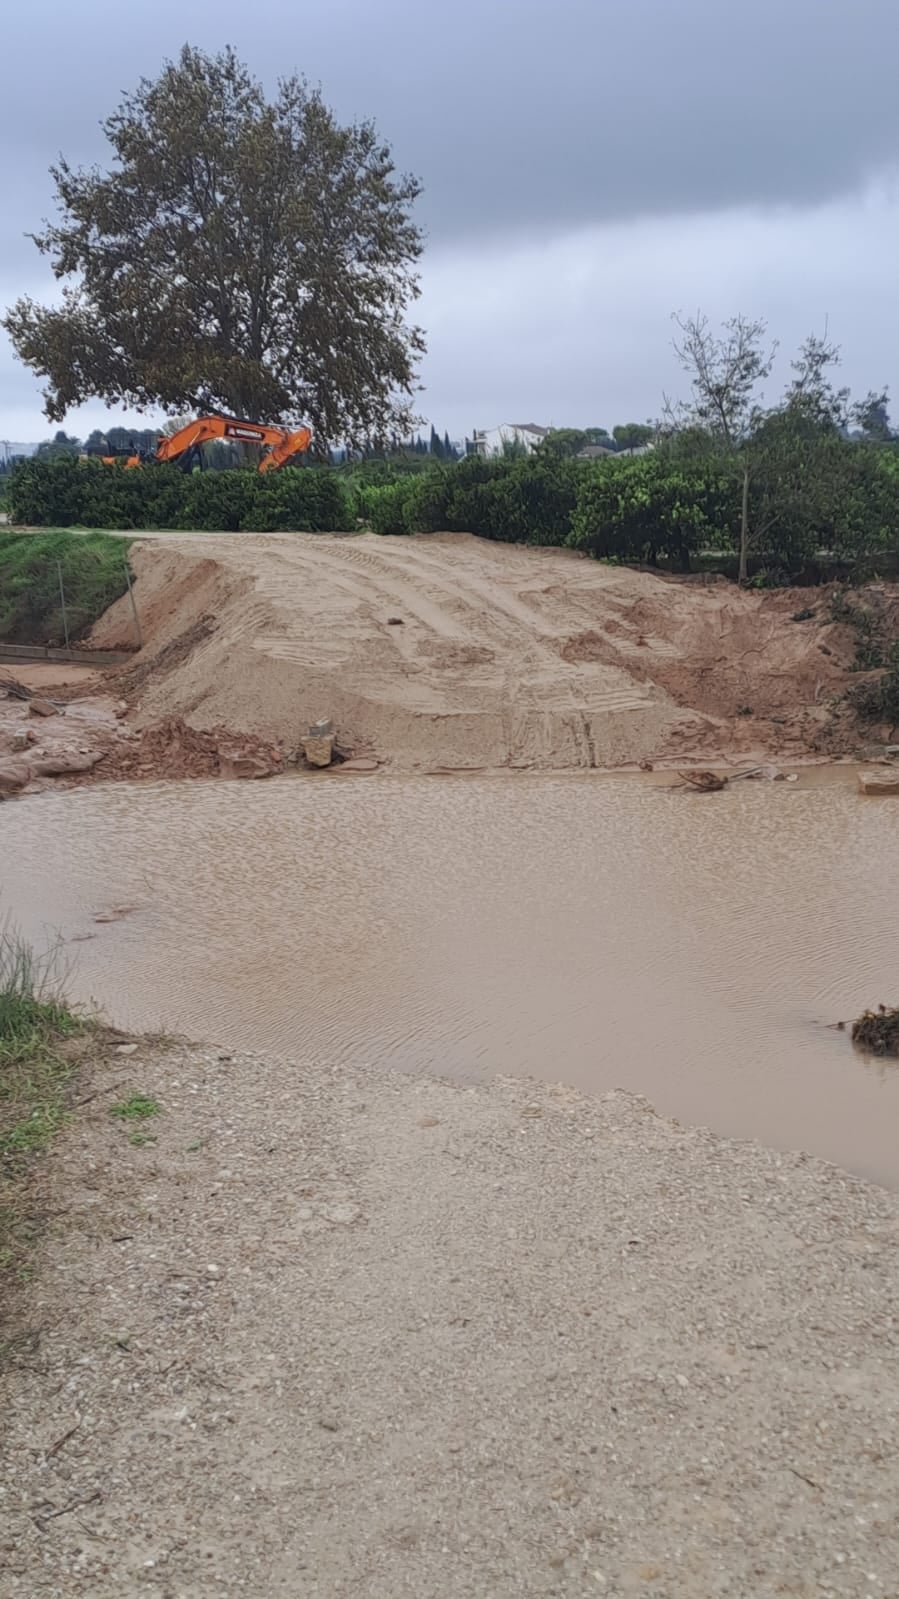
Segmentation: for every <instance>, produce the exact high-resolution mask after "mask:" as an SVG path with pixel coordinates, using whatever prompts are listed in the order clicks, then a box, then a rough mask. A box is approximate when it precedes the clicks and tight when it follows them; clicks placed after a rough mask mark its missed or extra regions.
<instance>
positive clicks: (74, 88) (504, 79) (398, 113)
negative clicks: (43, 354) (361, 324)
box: [0, 0, 899, 427]
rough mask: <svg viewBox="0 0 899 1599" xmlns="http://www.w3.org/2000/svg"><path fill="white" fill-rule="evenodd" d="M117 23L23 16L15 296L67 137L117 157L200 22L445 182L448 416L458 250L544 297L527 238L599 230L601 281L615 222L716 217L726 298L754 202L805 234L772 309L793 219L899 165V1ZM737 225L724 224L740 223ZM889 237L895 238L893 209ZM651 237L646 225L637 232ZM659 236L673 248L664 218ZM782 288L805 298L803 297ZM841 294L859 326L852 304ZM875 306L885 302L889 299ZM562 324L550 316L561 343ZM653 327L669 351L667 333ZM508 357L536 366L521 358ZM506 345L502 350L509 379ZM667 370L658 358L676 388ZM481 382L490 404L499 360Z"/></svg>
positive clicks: (8, 402) (12, 100) (589, 256)
mask: <svg viewBox="0 0 899 1599" xmlns="http://www.w3.org/2000/svg"><path fill="white" fill-rule="evenodd" d="M110 16H111V13H110V11H109V7H108V6H106V5H102V6H101V5H100V4H99V3H97V0H82V3H81V4H80V5H78V6H77V7H69V6H65V5H63V4H62V3H61V0H57V3H56V4H51V3H49V0H36V3H34V4H32V5H30V6H29V7H27V8H20V7H16V8H13V9H12V10H11V11H10V13H9V15H8V16H5V17H4V29H3V46H4V51H3V54H4V63H5V68H6V70H5V73H4V93H3V96H2V97H0V129H2V134H3V147H4V151H5V152H6V163H5V172H4V185H3V207H2V216H3V245H4V248H3V252H2V261H0V297H2V300H3V303H9V301H10V299H12V298H15V296H16V295H18V294H19V293H22V292H28V291H29V290H31V291H34V290H35V288H36V287H40V286H41V283H42V279H43V277H44V271H45V263H41V261H40V260H39V258H38V256H37V253H36V251H35V249H34V246H33V245H32V244H31V243H30V242H28V241H27V240H26V239H25V238H24V237H23V235H24V234H25V233H26V231H27V230H29V229H31V228H36V227H38V226H39V225H40V222H41V220H42V218H43V217H45V216H46V215H48V214H49V213H50V211H51V208H52V185H51V183H50V180H49V177H48V174H47V169H48V166H49V164H50V163H51V161H53V160H54V159H55V157H56V156H57V154H58V153H59V152H60V151H63V152H64V153H65V154H66V156H67V157H68V158H69V159H70V160H71V161H73V162H74V163H76V164H77V163H90V162H92V161H100V162H102V161H103V160H104V159H105V152H106V146H105V142H104V140H103V137H102V135H101V133H100V129H99V122H100V120H101V118H102V117H103V116H105V115H106V114H108V113H109V112H110V111H112V109H113V108H114V107H115V105H116V103H117V101H118V99H119V97H120V95H121V93H122V91H123V90H125V89H127V88H129V87H132V86H133V85H134V84H135V82H136V80H137V79H138V77H139V76H140V75H141V74H144V75H147V76H151V77H152V76H153V75H155V74H156V73H157V72H158V70H159V68H160V66H161V65H162V62H163V60H164V59H166V58H171V57H173V56H175V55H176V54H177V52H178V50H179V49H180V46H181V44H182V43H183V42H185V38H186V37H189V39H190V41H191V42H194V43H197V44H199V45H201V46H202V47H204V48H206V49H209V50H214V49H216V48H218V47H220V46H221V45H222V44H223V43H225V42H226V41H227V42H229V43H231V44H233V45H234V47H235V48H236V50H237V51H238V53H239V54H240V55H241V56H242V57H243V58H244V59H245V60H246V61H247V63H248V64H249V66H250V67H251V69H252V70H253V71H254V72H256V73H257V74H258V75H259V76H260V77H261V78H262V79H263V81H264V82H266V83H267V84H273V83H274V80H275V79H276V77H277V76H278V75H279V74H283V73H285V72H291V71H294V70H297V71H300V72H303V73H305V74H306V75H307V76H308V77H309V78H310V79H312V80H313V81H320V82H321V84H322V87H323V90H324V93H325V95H326V98H327V99H328V100H329V101H330V102H331V103H332V104H333V105H334V106H335V108H336V109H337V111H338V112H339V113H340V114H341V115H342V116H344V117H352V116H372V117H373V118H374V119H375V121H376V123H377V124H378V127H379V128H380V130H381V132H382V133H383V134H384V136H385V138H387V139H388V140H389V141H390V142H391V144H392V145H393V148H394V151H395V154H396V157H397V160H398V162H399V163H400V165H401V166H402V167H404V168H405V169H408V170H412V171H414V172H415V173H416V174H418V175H419V176H420V177H421V179H422V180H423V182H424V185H425V194H424V197H423V200H422V202H421V209H420V216H421V220H422V222H423V223H424V225H425V226H426V228H427V232H428V238H429V248H428V255H427V256H426V259H425V268H424V276H425V288H426V301H425V306H426V309H427V311H428V314H429V315H430V316H432V317H433V321H434V333H435V334H436V345H435V341H434V339H433V338H432V356H431V358H430V359H429V361H428V364H427V367H426V377H427V379H428V382H429V386H430V388H431V390H432V391H433V392H434V394H435V395H436V396H437V400H436V402H435V407H434V408H435V411H436V412H437V413H439V411H440V405H439V395H440V389H441V384H442V382H443V373H444V372H445V373H446V376H447V380H448V379H449V371H450V368H449V363H447V365H446V367H445V368H442V365H441V360H440V358H439V351H440V350H441V349H442V348H443V347H444V346H446V347H450V346H451V343H452V339H451V337H450V338H449V339H447V337H446V333H445V326H446V317H447V315H448V308H449V307H450V306H451V305H453V304H455V305H456V311H455V314H456V316H457V319H458V321H459V325H460V326H461V325H462V322H463V321H464V319H465V317H466V314H467V313H466V309H465V307H464V306H461V305H459V304H458V303H457V302H455V301H454V297H453V294H452V287H451V274H450V272H449V270H448V269H447V268H446V262H447V260H450V262H451V260H452V257H453V256H454V254H456V253H457V252H462V253H464V257H465V260H466V263H470V262H471V259H472V256H475V257H477V255H478V252H480V251H483V252H484V266H483V272H482V273H481V274H480V277H479V274H478V272H477V271H475V272H474V273H471V274H470V290H471V292H472V293H473V294H474V295H475V297H476V298H477V296H478V294H479V292H483V294H484V295H486V296H488V297H489V296H490V295H494V294H498V293H501V292H502V289H503V285H505V291H506V296H507V299H508V298H511V299H512V300H513V301H515V300H516V297H518V298H519V299H520V300H521V303H522V304H524V305H529V304H530V295H531V290H530V287H529V285H530V281H531V279H530V277H529V276H528V275H527V274H528V272H529V271H530V270H531V269H530V268H527V269H526V268H525V267H523V266H522V261H521V252H522V251H525V252H526V251H529V250H530V251H531V252H539V250H540V248H541V247H542V246H543V245H545V244H546V243H547V242H551V241H554V240H559V239H562V238H564V239H566V240H568V241H572V240H576V239H577V238H578V237H579V236H580V237H583V238H584V239H585V240H588V241H592V242H588V243H586V244H585V245H584V255H583V262H582V265H583V272H582V277H583V273H586V275H587V279H588V280H589V279H590V276H591V273H593V271H594V268H593V265H592V262H593V252H595V250H596V249H597V248H599V247H600V246H599V245H598V244H597V242H596V240H597V234H596V230H597V229H600V230H601V231H603V232H605V233H606V240H607V243H608V240H609V238H613V237H614V238H618V239H619V240H620V237H621V235H619V233H618V225H619V224H628V223H634V224H635V225H638V224H639V226H642V224H643V223H644V222H645V221H646V220H647V219H650V220H652V219H659V220H664V219H668V221H669V222H670V223H671V224H672V225H674V226H676V227H677V228H678V241H679V248H680V247H681V243H682V237H683V227H682V222H683V219H686V218H689V217H690V216H691V215H693V214H696V215H701V216H702V218H703V225H702V227H701V228H700V229H699V230H698V232H697V233H696V255H695V258H694V262H693V268H694V270H693V273H692V278H691V274H690V271H689V270H688V271H687V273H686V276H687V278H691V281H694V280H695V284H696V294H695V295H692V296H691V297H690V299H691V301H696V302H698V301H699V300H701V299H705V298H707V297H711V298H712V299H714V300H716V301H717V300H718V299H719V298H720V296H719V295H718V294H717V293H716V289H717V286H718V285H717V282H716V279H715V276H714V274H715V271H716V263H721V262H723V261H724V260H727V261H729V260H730V258H731V249H730V243H729V242H728V243H727V244H726V247H725V248H723V250H716V248H715V237H714V227H712V230H711V235H710V232H709V223H708V218H709V217H712V218H714V216H715V214H716V213H721V214H722V219H723V217H724V214H725V213H727V216H728V217H729V218H731V219H732V218H733V215H734V213H735V212H738V211H739V210H740V209H741V208H743V209H744V210H746V211H747V212H751V213H754V214H758V213H759V212H762V213H768V214H770V215H772V216H773V217H774V219H775V222H776V219H777V216H778V212H779V208H783V210H784V214H786V215H787V216H788V224H787V225H786V232H785V235H784V239H785V245H786V241H787V240H788V241H789V248H790V249H791V250H792V251H794V252H795V251H797V250H798V252H799V258H798V260H797V258H796V256H795V254H794V256H793V259H791V260H790V261H789V262H784V263H783V266H782V268H781V267H779V266H778V263H777V260H776V251H775V252H773V256H772V254H771V252H766V256H765V266H764V271H765V277H764V280H762V279H760V280H759V283H758V288H757V290H756V289H755V287H754V285H753V283H752V282H751V281H750V282H749V284H748V285H746V284H744V285H743V288H744V290H745V289H747V288H748V294H745V293H744V298H743V299H742V301H741V307H740V308H743V309H747V310H749V311H752V312H755V311H756V310H757V309H758V310H762V311H764V309H765V304H766V303H773V304H774V305H775V306H776V304H777V301H778V297H779V295H780V296H781V298H782V297H783V296H782V294H781V289H780V288H779V286H778V285H779V273H780V272H781V271H782V273H783V276H784V281H785V283H786V282H787V280H789V283H790V284H793V282H794V280H796V279H797V278H798V279H800V280H801V278H802V252H803V249H804V243H803V233H802V228H801V227H799V228H798V229H797V227H796V226H795V225H794V223H793V221H790V220H789V216H790V214H792V213H794V212H799V213H801V212H803V211H806V210H808V211H815V210H818V211H820V209H821V207H822V206H827V205H828V204H829V203H832V204H837V205H838V204H839V203H841V201H842V200H843V199H846V198H848V197H852V196H854V197H857V196H858V195H859V194H860V193H861V192H862V191H863V190H864V188H865V186H866V185H870V184H871V182H872V180H873V179H875V178H877V176H878V175H881V183H880V192H881V194H883V193H884V192H885V185H886V184H887V183H888V180H889V174H890V173H891V172H895V170H896V168H897V166H899V96H897V95H896V94H895V92H894V79H895V62H896V59H897V46H899V6H897V5H896V0H856V4H855V6H854V7H853V8H850V7H849V6H844V5H842V4H840V3H838V0H779V3H778V0H755V4H754V5H753V6H752V7H745V6H738V5H737V4H736V3H733V0H630V3H625V0H616V3H615V4H610V3H608V0H556V3H555V4H554V5H547V4H545V0H543V3H538V0H514V3H513V0H492V3H491V0H456V3H455V4H452V3H448V4H447V5H445V6H443V7H435V6H433V5H432V6H424V5H422V4H421V3H420V0H414V3H413V0H381V3H380V4H379V5H377V6H373V5H371V4H370V3H369V0H331V3H330V4H329V5H327V6H324V7H315V8H312V7H306V6H301V7H297V8H295V9H289V8H278V9H277V10H276V11H274V10H273V11H272V13H271V16H270V17H269V18H266V14H265V13H264V11H261V10H260V9H259V8H255V9H250V8H248V7H247V6H246V5H245V3H240V4H238V3H236V0H218V3H217V4H216V6H215V7H210V8H208V10H202V9H196V8H195V9H194V10H193V11H192V12H191V13H190V15H189V16H188V15H187V14H186V13H185V11H184V8H183V5H180V4H175V3H174V0H157V3H156V4H154V5H153V7H152V8H151V9H150V10H149V11H144V12H139V13H135V14H134V26H133V27H131V26H121V25H120V23H121V22H122V16H121V14H119V13H116V19H117V20H116V22H115V25H114V26H109V25H108V24H109V22H110ZM891 203H892V202H891ZM884 204H886V202H884ZM732 226H733V223H732V220H731V221H728V222H727V223H726V224H725V222H724V220H722V229H723V230H724V232H726V229H727V228H731V229H732ZM609 228H611V229H612V233H611V234H609V233H608V232H607V230H608V229H609ZM888 231H889V232H890V234H894V232H895V229H894V227H893V225H892V223H891V224H890V228H889V230H888ZM724 232H723V234H722V237H724ZM812 232H814V230H812ZM640 236H641V235H640V233H639V227H638V229H637V231H636V232H635V233H634V235H633V237H634V238H635V239H637V238H639V237H640ZM647 237H648V239H651V245H652V247H659V246H660V241H662V240H663V239H664V229H663V230H662V231H661V232H660V231H659V230H658V229H654V230H651V231H650V234H649V235H648V236H647ZM727 238H728V240H729V239H730V235H729V234H728V235H727ZM710 241H711V242H710ZM808 244H809V248H811V247H812V237H811V235H810V236H809V240H808ZM647 247H650V246H649V245H648V246H647ZM661 247H662V255H661V256H660V258H658V259H657V260H655V261H654V262H644V263H642V267H641V274H640V276H641V280H643V279H645V277H646V273H647V270H649V271H650V276H654V280H655V283H656V287H657V290H658V292H656V289H654V290H653V292H652V296H651V298H652V302H653V305H655V304H656V303H657V302H658V301H659V300H663V301H665V303H666V304H667V303H668V301H669V300H670V304H671V305H672V306H673V305H676V304H679V303H682V295H681V294H679V293H678V294H674V293H673V288H674V286H673V285H672V294H671V295H670V296H669V295H667V292H666V289H665V274H666V262H665V259H664V246H663V245H662V246H661ZM687 248H688V254H689V247H687ZM572 249H573V250H574V253H575V256H576V254H577V249H576V245H572V244H570V246H569V253H570V250H572ZM700 251H702V252H703V253H702V254H700V253H699V252H700ZM506 258H508V259H507V260H506V265H505V266H503V264H502V263H503V261H504V259H506ZM567 258H568V257H566V259H567ZM868 265H869V263H867V262H866V261H865V259H864V257H863V256H862V255H860V256H859V259H858V262H857V265H856V268H855V283H854V285H853V283H852V282H851V281H850V282H848V284H847V281H846V280H845V279H844V278H841V280H840V284H839V286H838V290H839V294H841V295H842V294H846V295H850V294H857V295H858V296H860V297H863V298H864V297H866V296H867V295H868V292H869V290H868V287H867V285H866V272H867V270H868ZM523 273H524V274H525V276H524V277H522V274H523ZM575 276H577V274H576V273H575ZM742 276H744V277H745V276H746V274H743V275H742ZM813 276H814V274H813ZM749 277H750V279H751V273H750V274H749ZM525 279H526V281H525ZM546 290H547V291H548V292H546V293H544V294H543V295H542V307H543V309H542V313H541V314H542V317H543V318H544V319H547V318H549V319H551V320H553V321H554V323H555V324H557V328H558V337H557V338H555V339H554V340H552V341H551V342H552V345H553V348H554V349H557V348H568V347H569V346H571V347H572V349H573V350H574V351H575V353H576V350H577V337H576V332H575V329H574V328H573V326H572V323H571V318H572V314H573V311H574V308H575V307H576V308H577V314H578V317H582V316H583V314H584V310H583V305H582V298H583V297H582V296H581V297H580V298H579V293H578V292H575V291H572V290H571V289H570V287H569V289H568V290H567V291H566V293H565V294H562V295H559V294H558V293H553V292H552V285H551V284H547V285H546ZM622 290H623V292H624V294H625V303H624V304H623V305H622V306H621V307H620V309H619V313H618V314H619V315H623V316H624V317H625V319H626V318H627V316H628V314H629V313H628V308H627V303H626V302H627V293H626V291H627V285H623V286H622ZM441 293H443V299H441ZM783 293H788V297H791V296H792V294H793V289H792V288H790V289H789V291H788V290H787V289H786V288H784V290H783ZM468 304H469V306H470V305H471V301H470V300H469V302H468ZM826 309H827V310H829V311H830V312H831V313H832V314H833V316H834V318H835V320H836V325H837V331H838V333H839V311H840V304H839V302H837V303H832V304H830V305H829V306H827V307H826ZM507 310H508V307H507ZM594 310H595V311H596V312H598V310H599V307H598V306H595V307H594ZM814 315H815V316H817V315H818V308H817V307H815V310H814ZM871 315H872V317H873V316H875V315H879V312H878V311H877V310H876V307H874V306H873V305H872V307H871ZM566 318H567V321H566ZM520 322H521V319H520V318H519V317H517V315H516V314H515V311H514V305H513V306H512V308H511V310H510V311H509V314H507V315H504V316H503V317H501V318H499V322H498V325H497V327H496V336H497V338H499V339H500V341H501V329H502V327H503V326H508V327H509V328H510V330H511V329H512V328H515V330H516V336H517V333H518V328H519V326H520ZM550 331H551V330H550ZM547 336H548V335H547V329H546V328H542V329H541V339H542V340H544V341H545V339H546V338H547ZM509 337H510V338H511V337H512V334H511V331H510V335H509ZM646 340H647V342H646V345H645V347H641V345H640V330H639V325H638V323H637V322H635V323H634V350H633V358H634V363H635V367H636V369H637V370H640V371H644V370H646V371H648V370H650V369H653V362H654V357H653V355H652V353H651V351H650V348H649V343H648V340H649V329H648V328H647V329H646ZM652 342H653V348H654V349H655V350H656V352H657V351H658V343H657V331H656V330H655V329H654V330H653V334H652ZM506 357H507V359H508V361H509V363H510V365H515V366H517V353H516V352H515V351H513V350H512V349H511V348H509V349H507V351H506ZM502 360H503V350H502V344H501V342H500V345H499V347H498V348H497V349H496V350H495V352H493V359H492V362H491V373H492V371H493V369H494V366H501V364H502ZM662 366H664V362H662V365H661V366H659V365H658V363H656V367H657V370H658V377H657V381H656V388H657V387H658V385H659V384H660V383H661V381H662V377H663V372H662ZM872 381H878V379H877V377H876V376H872ZM469 382H470V388H471V391H472V403H473V404H474V403H475V402H476V399H477V388H478V383H479V374H478V372H476V371H475V372H472V373H470V375H469ZM490 382H491V385H492V386H493V387H496V384H495V383H494V380H493V378H492V376H491V379H490ZM644 386H645V387H646V389H647V393H648V392H649V389H650V385H649V384H648V383H647V384H646V385H644V384H643V382H642V380H641V383H640V388H641V392H642V391H643V388H644ZM452 387H453V388H454V389H455V388H456V387H457V384H456V380H455V377H454V378H453V382H452ZM26 392H27V393H28V394H30V395H31V396H32V397H33V398H32V402H31V403H32V404H33V406H34V411H35V413H36V412H37V409H38V405H37V400H36V392H37V391H36V386H35V384H34V383H33V380H32V379H31V378H30V376H27V375H25V374H22V373H19V372H15V371H14V369H13V363H12V358H11V355H10V353H9V351H8V349H0V406H5V407H7V408H10V407H15V409H16V410H17V411H18V409H19V407H20V404H21V402H22V400H23V399H24V396H25V394H26ZM501 398H502V397H501V396H499V397H498V398H497V400H496V404H497V405H498V404H499V403H500V399H501ZM575 409H577V410H579V409H580V408H579V406H574V405H573V406H572V411H574V410H575ZM0 427H2V424H0Z"/></svg>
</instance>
